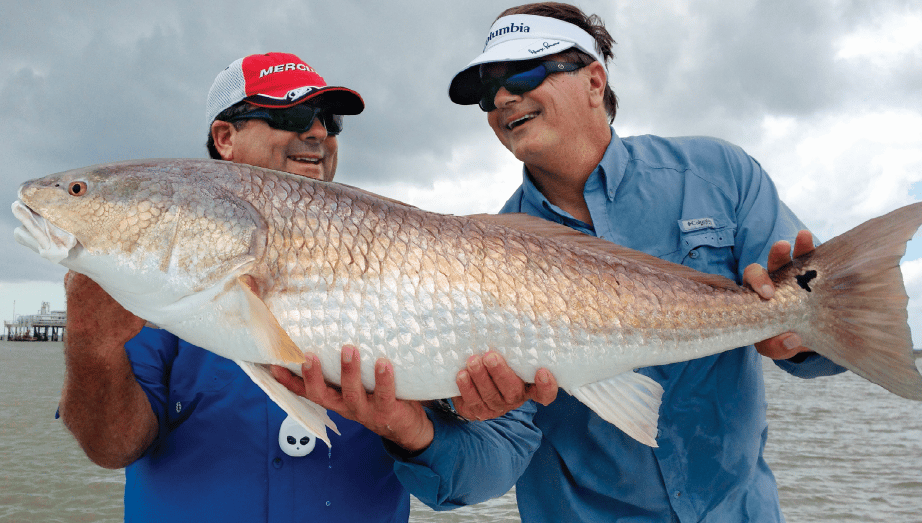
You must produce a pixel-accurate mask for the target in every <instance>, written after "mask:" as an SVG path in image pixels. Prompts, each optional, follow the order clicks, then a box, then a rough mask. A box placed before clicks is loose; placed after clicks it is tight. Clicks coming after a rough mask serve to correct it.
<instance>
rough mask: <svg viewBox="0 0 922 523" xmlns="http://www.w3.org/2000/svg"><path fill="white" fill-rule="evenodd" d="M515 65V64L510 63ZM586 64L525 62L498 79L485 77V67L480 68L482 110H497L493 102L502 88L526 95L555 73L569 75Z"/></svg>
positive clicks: (548, 61) (549, 61)
mask: <svg viewBox="0 0 922 523" xmlns="http://www.w3.org/2000/svg"><path fill="white" fill-rule="evenodd" d="M509 63H510V64H515V62H509ZM585 66H586V64H578V63H573V62H555V61H552V60H547V61H543V62H537V65H536V63H535V62H533V61H528V62H525V63H524V64H522V65H513V66H512V67H515V69H513V71H512V72H511V73H508V74H506V75H504V76H500V77H498V78H485V77H484V76H483V73H484V71H483V66H481V68H480V81H481V83H482V84H483V98H481V99H480V109H482V110H483V112H485V113H489V112H490V111H492V110H493V109H496V105H495V104H494V103H493V100H495V99H496V93H497V92H499V89H500V87H505V88H506V90H507V91H509V92H510V93H512V94H524V93H527V92H528V91H531V90H532V89H535V88H537V87H538V86H539V85H541V82H543V81H544V79H545V78H547V77H548V76H550V75H551V74H553V73H568V72H571V71H576V70H577V69H582V68H583V67H585Z"/></svg>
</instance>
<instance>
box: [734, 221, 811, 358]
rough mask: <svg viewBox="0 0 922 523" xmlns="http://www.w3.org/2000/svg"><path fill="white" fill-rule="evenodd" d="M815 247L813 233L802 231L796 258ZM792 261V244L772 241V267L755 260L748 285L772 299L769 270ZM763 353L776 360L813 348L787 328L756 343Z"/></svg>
mask: <svg viewBox="0 0 922 523" xmlns="http://www.w3.org/2000/svg"><path fill="white" fill-rule="evenodd" d="M812 250H813V234H811V233H810V231H800V232H799V233H798V234H797V239H796V240H794V256H793V257H794V258H797V257H798V256H802V255H804V254H807V253H808V252H811V251H812ZM790 261H791V244H790V243H789V242H786V241H783V240H782V241H780V242H777V243H775V244H774V245H772V248H771V251H769V253H768V271H766V270H765V268H763V267H762V266H761V265H759V264H757V263H753V264H752V265H750V266H748V267H746V269H745V271H743V285H748V286H749V287H750V288H752V290H754V291H756V293H758V294H759V296H761V297H763V298H765V299H771V298H772V296H774V294H775V285H774V284H773V283H772V280H771V278H770V277H769V276H768V273H769V272H772V271H775V270H778V269H779V268H781V267H782V266H784V265H785V264H787V263H788V262H790ZM755 347H756V350H757V351H758V352H759V354H761V355H763V356H766V357H768V358H771V359H773V360H787V359H790V358H792V357H793V356H794V355H796V354H799V353H801V352H808V351H810V349H808V348H806V347H804V346H803V341H802V340H801V339H800V336H798V335H797V334H796V333H793V332H785V333H783V334H779V335H777V336H775V337H773V338H769V339H767V340H764V341H760V342H758V343H756V344H755Z"/></svg>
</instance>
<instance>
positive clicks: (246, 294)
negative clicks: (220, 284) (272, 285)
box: [237, 276, 304, 365]
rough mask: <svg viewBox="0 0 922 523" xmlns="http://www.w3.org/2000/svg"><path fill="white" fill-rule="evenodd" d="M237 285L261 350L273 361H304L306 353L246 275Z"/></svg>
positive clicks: (250, 328)
mask: <svg viewBox="0 0 922 523" xmlns="http://www.w3.org/2000/svg"><path fill="white" fill-rule="evenodd" d="M237 285H238V286H239V287H240V295H241V296H243V299H244V303H243V307H241V311H242V312H241V314H242V316H243V319H244V322H246V324H247V327H248V329H249V332H250V335H251V336H253V342H254V343H255V344H256V346H257V347H258V348H259V350H260V352H261V353H262V354H263V355H264V356H265V357H266V359H267V360H269V361H271V362H277V363H279V364H281V363H294V364H296V365H300V364H301V363H302V362H303V361H304V353H303V352H301V349H300V348H298V346H297V345H295V342H293V341H292V340H291V338H290V337H289V336H288V333H287V332H285V330H284V329H282V327H281V325H279V322H278V320H277V319H276V318H275V315H273V314H272V312H271V311H270V310H269V308H268V307H266V304H265V303H263V301H262V300H261V299H260V298H259V296H257V295H256V294H255V293H254V292H253V290H252V289H251V288H250V286H249V285H247V280H246V278H245V277H244V276H240V277H239V278H237Z"/></svg>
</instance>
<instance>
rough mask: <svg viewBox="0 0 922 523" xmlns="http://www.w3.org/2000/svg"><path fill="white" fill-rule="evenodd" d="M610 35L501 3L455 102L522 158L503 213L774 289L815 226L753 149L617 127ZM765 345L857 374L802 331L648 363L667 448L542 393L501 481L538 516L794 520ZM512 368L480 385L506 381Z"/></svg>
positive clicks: (795, 362) (554, 14)
mask: <svg viewBox="0 0 922 523" xmlns="http://www.w3.org/2000/svg"><path fill="white" fill-rule="evenodd" d="M613 43H614V40H613V39H612V37H611V35H609V33H608V31H607V30H606V29H605V27H604V25H603V23H602V21H601V20H600V19H599V18H598V17H597V16H595V15H593V16H586V15H585V14H584V13H583V12H582V11H580V10H579V9H578V8H576V7H574V6H570V5H567V4H558V3H550V2H548V3H541V4H529V5H524V6H519V7H516V8H512V9H508V10H506V11H505V12H504V13H503V14H501V15H500V17H499V18H498V19H497V20H496V22H495V23H494V24H493V26H492V27H491V28H490V31H489V33H488V35H487V38H486V44H485V48H484V50H483V53H482V54H481V55H480V56H479V57H477V58H476V59H475V60H474V61H472V62H471V63H470V64H469V65H468V66H467V67H465V68H464V69H463V70H462V71H461V72H460V73H458V74H457V75H456V76H455V77H454V79H453V80H452V82H451V85H450V88H449V96H450V98H451V100H452V101H454V102H455V103H458V104H462V105H465V104H479V105H480V108H481V109H482V110H483V111H484V112H486V113H487V121H488V123H489V125H490V127H491V128H492V129H493V131H494V132H495V134H496V136H497V138H498V139H499V141H500V142H501V143H502V144H503V145H504V146H505V147H506V148H507V149H509V150H510V151H511V152H512V153H513V154H514V155H515V157H516V158H518V159H519V160H521V161H522V162H523V164H524V169H523V178H522V185H521V186H520V187H519V188H518V190H516V192H515V193H514V194H513V195H512V197H511V198H510V199H509V201H508V202H507V203H506V204H505V206H504V207H503V208H502V210H501V211H500V212H502V213H510V212H520V213H527V214H529V215H532V216H535V217H539V218H543V219H545V220H550V221H554V222H557V223H561V224H564V225H567V226H569V227H571V228H574V229H577V230H579V231H582V232H584V233H586V234H589V235H593V236H597V237H598V238H602V239H605V240H608V241H612V242H615V243H618V244H621V245H624V246H627V247H630V248H633V249H636V250H640V251H644V252H647V253H649V254H652V255H655V256H657V257H659V258H662V259H665V260H668V261H670V262H675V263H681V264H684V265H688V266H690V267H692V268H695V269H697V270H699V271H702V272H708V273H714V274H720V275H723V276H726V277H728V278H731V279H734V280H736V281H737V282H744V283H745V284H747V285H750V286H751V287H752V288H753V289H755V290H757V291H758V292H759V294H761V295H762V296H763V298H766V299H769V298H770V297H771V296H772V294H773V290H774V288H773V286H772V283H771V281H770V279H768V277H767V275H766V272H765V269H763V268H762V266H761V265H760V264H766V262H767V266H768V267H769V268H770V269H774V268H776V267H778V266H780V265H781V264H782V263H784V262H785V261H787V260H790V250H791V246H790V244H789V243H788V241H789V240H793V239H795V238H796V242H795V246H794V254H795V255H800V254H802V253H805V252H808V251H810V250H812V248H813V245H812V236H811V235H810V234H809V232H806V231H801V229H803V228H804V226H803V224H802V223H801V222H800V220H798V219H797V217H796V216H795V215H794V214H793V213H792V212H791V211H790V210H789V209H788V208H787V206H786V205H785V204H784V203H783V202H781V201H780V199H779V198H778V193H777V191H776V189H775V187H774V185H773V183H772V181H771V179H770V178H769V177H768V175H767V174H766V173H765V172H764V171H763V170H762V168H761V167H760V165H759V164H758V163H757V162H756V161H755V160H753V159H752V158H750V157H749V156H748V155H747V154H746V153H745V152H743V151H742V150H741V149H740V148H738V147H736V146H733V145H731V144H728V143H726V142H723V141H720V140H717V139H712V138H702V137H687V138H661V137H656V136H640V137H630V138H620V137H619V136H618V135H617V134H616V133H615V131H614V128H613V127H611V123H612V122H613V121H614V116H615V112H616V109H617V101H616V98H615V95H614V92H613V91H612V89H611V87H610V85H609V83H608V71H607V70H606V66H605V64H606V63H607V61H608V60H609V59H610V58H611V57H612V50H611V47H612V44H613ZM798 231H801V232H800V233H799V232H798ZM760 353H761V354H763V355H766V356H768V357H770V358H773V359H774V360H775V363H776V364H777V365H778V366H779V367H781V368H782V369H784V370H786V371H787V372H789V373H791V374H794V375H796V376H800V377H806V378H809V377H815V376H821V375H830V374H835V373H838V372H843V371H844V369H843V368H842V367H839V366H837V365H835V364H833V363H832V362H830V361H829V360H827V359H825V358H823V357H821V356H819V355H817V354H815V353H813V352H810V351H809V349H807V348H805V347H802V346H801V341H800V338H799V337H798V336H797V335H796V334H794V333H785V334H782V335H779V336H777V337H775V338H772V339H770V340H766V341H763V342H761V343H759V344H757V347H753V346H749V347H741V348H738V349H735V350H732V351H728V352H725V353H722V354H718V355H715V356H710V357H706V358H701V359H698V360H693V361H689V362H684V363H676V364H671V365H663V366H656V367H649V368H643V369H638V372H639V373H640V374H643V375H645V376H648V377H650V378H652V379H653V380H655V381H656V382H658V383H659V384H660V385H662V386H663V388H664V389H665V393H664V394H663V398H662V400H663V402H662V405H661V407H660V411H659V433H658V437H657V440H656V442H657V445H658V446H657V447H656V448H651V447H648V446H646V445H643V444H641V443H638V442H637V441H635V440H633V439H632V438H630V437H628V436H627V435H625V434H624V433H623V432H621V431H620V430H619V429H617V428H616V427H614V426H613V425H611V424H609V423H606V422H605V421H603V420H601V418H599V417H598V416H597V415H596V414H595V413H594V412H593V411H591V410H590V409H589V408H588V407H586V406H585V405H584V404H582V403H581V402H580V401H579V400H577V399H575V398H574V397H573V396H571V395H570V394H567V393H565V392H563V391H561V392H560V393H559V395H558V398H557V400H556V401H555V402H554V403H552V404H551V405H549V406H545V407H540V406H539V407H537V413H536V414H535V415H534V418H533V419H534V422H535V424H536V425H537V426H538V428H539V429H541V431H542V433H543V440H542V443H541V446H540V447H539V449H538V450H537V451H536V452H535V454H534V456H533V457H532V459H531V462H530V464H529V465H528V467H527V469H526V471H525V472H524V474H522V475H521V477H518V478H500V477H497V481H508V482H509V483H510V484H511V483H512V482H515V485H516V495H517V500H518V506H519V511H520V514H521V516H522V521H523V522H557V521H683V522H685V521H696V522H697V521H712V522H727V521H766V522H767V521H783V516H782V515H781V511H780V507H779V503H778V492H777V486H776V484H775V480H774V477H773V476H772V473H771V471H770V470H769V468H768V465H767V464H766V462H765V460H764V459H763V457H762V451H763V448H764V445H765V441H766V437H767V423H766V419H765V410H766V406H765V397H764V384H763V378H762V367H761V365H762V362H761V358H760V356H759V354H760ZM494 369H495V370H496V371H497V372H499V371H503V372H505V370H506V369H507V367H506V366H505V365H499V366H497V367H495V368H494ZM492 372H493V371H488V373H490V374H492ZM504 376H508V373H506V374H505V375H504ZM503 379H504V380H506V378H503ZM501 381H502V380H497V381H496V383H492V384H491V383H489V382H485V383H483V384H482V386H483V387H484V388H483V390H482V391H481V392H482V393H483V395H484V396H487V395H488V394H490V391H491V389H492V390H493V391H495V390H496V389H497V388H499V387H501V386H508V384H501ZM480 386H481V384H478V387H480ZM492 459H495V458H492ZM424 501H427V502H430V501H431V500H424Z"/></svg>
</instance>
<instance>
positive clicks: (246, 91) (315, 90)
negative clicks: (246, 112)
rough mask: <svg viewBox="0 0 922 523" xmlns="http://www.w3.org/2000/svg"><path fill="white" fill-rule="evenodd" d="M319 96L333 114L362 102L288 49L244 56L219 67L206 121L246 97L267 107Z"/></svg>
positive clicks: (353, 108)
mask: <svg viewBox="0 0 922 523" xmlns="http://www.w3.org/2000/svg"><path fill="white" fill-rule="evenodd" d="M317 97H322V98H320V99H318V100H317V101H318V102H320V101H322V103H323V106H324V107H327V108H329V109H330V111H332V112H333V113H335V114H359V113H361V112H362V110H363V109H365V102H364V101H362V97H361V96H360V95H359V93H357V92H355V91H353V90H352V89H347V88H345V87H336V86H331V85H327V83H326V82H325V81H324V80H323V77H322V76H320V74H319V73H317V71H315V70H314V69H313V68H312V67H311V66H309V65H307V64H306V63H304V61H303V60H301V59H300V58H298V57H297V56H295V55H293V54H289V53H266V54H253V55H250V56H244V57H243V58H240V59H239V60H236V61H234V63H232V64H230V65H229V66H227V68H225V69H224V70H223V71H221V72H220V73H219V74H218V76H217V78H215V80H214V84H212V85H211V89H210V90H209V91H208V101H207V102H206V104H205V107H206V109H205V119H206V125H207V126H208V127H211V124H212V122H214V120H215V118H216V117H217V116H218V114H220V113H221V111H223V110H225V109H227V108H228V107H230V106H232V105H234V104H236V103H237V102H240V101H243V100H246V101H247V102H249V103H251V104H253V105H256V106H259V107H267V108H270V109H273V108H274V109H280V108H285V107H292V106H295V105H298V104H300V103H303V102H305V101H307V100H312V99H314V98H317Z"/></svg>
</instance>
